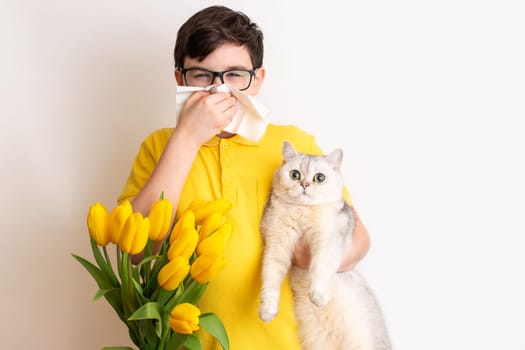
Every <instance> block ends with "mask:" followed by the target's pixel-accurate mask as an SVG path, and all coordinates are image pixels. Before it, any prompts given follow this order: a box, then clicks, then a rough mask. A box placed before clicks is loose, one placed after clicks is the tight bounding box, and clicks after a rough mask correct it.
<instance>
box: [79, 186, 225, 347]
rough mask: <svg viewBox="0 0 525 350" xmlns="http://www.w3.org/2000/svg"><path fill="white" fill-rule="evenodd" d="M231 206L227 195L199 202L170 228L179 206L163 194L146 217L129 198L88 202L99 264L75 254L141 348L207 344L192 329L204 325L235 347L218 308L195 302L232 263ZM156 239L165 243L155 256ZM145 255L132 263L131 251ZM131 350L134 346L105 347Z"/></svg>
mask: <svg viewBox="0 0 525 350" xmlns="http://www.w3.org/2000/svg"><path fill="white" fill-rule="evenodd" d="M230 208H231V203H230V202H229V201H227V200H225V199H217V200H213V201H195V202H194V203H193V204H192V205H191V206H190V208H189V209H188V210H186V211H185V212H184V213H183V214H182V215H181V216H180V218H179V219H178V220H177V221H176V223H175V224H174V225H173V227H172V228H171V227H170V225H171V218H172V213H173V206H172V203H171V202H170V201H169V200H167V199H164V197H163V195H161V198H160V199H159V200H157V201H156V202H154V203H153V205H152V206H151V210H150V213H149V215H148V216H147V217H144V216H143V215H142V214H141V213H139V212H133V208H132V206H131V203H130V202H129V201H125V202H123V203H121V204H120V205H118V206H116V207H115V208H113V209H112V210H111V212H109V211H108V210H107V209H106V207H105V206H104V205H103V204H101V203H98V202H97V203H95V204H93V205H91V206H90V208H89V212H88V216H87V226H88V231H89V234H90V241H91V248H92V251H93V256H94V258H95V262H96V264H93V263H91V262H89V261H88V260H86V259H84V258H82V257H80V256H78V255H75V254H72V255H73V257H74V258H75V259H76V260H78V261H79V262H80V264H82V266H84V268H85V269H86V270H87V271H88V272H89V273H90V274H91V276H92V277H93V278H94V279H95V281H96V283H97V285H98V287H99V290H98V292H97V293H96V294H95V297H94V300H97V299H99V298H101V297H104V298H105V299H106V300H107V301H108V303H109V304H110V305H111V306H112V307H113V309H114V310H115V312H116V313H117V315H118V317H119V318H120V319H121V320H122V322H124V324H126V326H127V327H128V329H129V336H130V338H131V340H132V341H133V343H134V344H135V345H137V346H138V347H139V349H140V350H177V349H182V348H183V347H184V349H187V350H198V349H201V348H202V345H201V340H200V338H199V337H198V336H197V335H196V334H195V333H194V332H195V331H197V330H199V328H200V327H202V328H203V329H204V330H206V331H207V332H209V333H210V334H211V335H212V336H213V337H215V339H217V341H218V342H219V344H221V346H222V347H223V349H225V350H228V349H229V341H228V335H227V333H226V330H225V329H224V326H223V324H222V322H221V320H220V319H219V318H218V317H217V316H216V315H215V314H214V313H201V312H200V310H199V308H198V307H197V303H198V301H199V300H200V297H201V296H202V294H203V293H204V292H205V289H206V287H207V285H208V283H209V282H210V281H211V280H213V279H214V278H215V276H216V275H217V274H218V273H219V272H220V270H221V269H222V267H223V266H224V265H225V263H226V261H225V259H224V254H223V253H224V247H225V245H226V244H227V242H228V241H229V239H230V236H231V232H232V226H231V222H230V220H229V218H228V217H227V215H226V214H227V212H228V211H229V210H230ZM170 231H171V232H170ZM153 242H161V247H160V250H159V252H158V253H156V254H155V253H153V252H152V250H153V247H152V245H153ZM110 243H112V244H114V245H115V247H116V248H115V252H116V253H115V254H116V257H115V261H116V262H115V263H112V261H111V259H110V255H109V254H108V245H109V244H110ZM139 253H142V254H143V256H144V257H143V258H142V260H141V261H140V262H139V263H138V264H137V265H134V264H132V262H131V255H136V254H139ZM113 264H114V265H115V267H116V270H115V267H114V265H113ZM126 349H129V350H132V349H131V348H129V347H123V346H118V347H105V348H103V350H126Z"/></svg>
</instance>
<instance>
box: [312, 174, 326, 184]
mask: <svg viewBox="0 0 525 350" xmlns="http://www.w3.org/2000/svg"><path fill="white" fill-rule="evenodd" d="M325 179H326V176H324V174H321V173H317V174H315V175H314V182H318V183H321V182H323V181H324V180H325Z"/></svg>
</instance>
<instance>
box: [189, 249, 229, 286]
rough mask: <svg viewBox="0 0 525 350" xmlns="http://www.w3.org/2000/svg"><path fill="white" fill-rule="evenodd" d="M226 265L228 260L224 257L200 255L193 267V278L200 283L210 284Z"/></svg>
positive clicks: (191, 271) (191, 269)
mask: <svg viewBox="0 0 525 350" xmlns="http://www.w3.org/2000/svg"><path fill="white" fill-rule="evenodd" d="M224 265H226V260H225V259H224V256H222V255H217V254H204V255H200V256H199V257H198V258H197V259H196V260H195V261H194V262H193V264H192V265H191V268H190V273H191V277H193V279H195V280H196V281H198V282H200V283H206V282H209V281H211V280H212V279H214V278H215V277H216V276H217V274H218V273H219V271H220V270H221V269H222V268H223V267H224Z"/></svg>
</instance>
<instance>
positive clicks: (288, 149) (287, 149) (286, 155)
mask: <svg viewBox="0 0 525 350" xmlns="http://www.w3.org/2000/svg"><path fill="white" fill-rule="evenodd" d="M296 155H297V151H296V150H295V148H293V146H292V144H291V143H290V142H288V141H284V142H283V161H284V162H286V161H287V160H289V159H290V158H292V157H295V156H296Z"/></svg>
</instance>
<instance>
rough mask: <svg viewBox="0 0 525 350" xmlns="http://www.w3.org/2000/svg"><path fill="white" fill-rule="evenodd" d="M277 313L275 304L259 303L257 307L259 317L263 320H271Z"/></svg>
mask: <svg viewBox="0 0 525 350" xmlns="http://www.w3.org/2000/svg"><path fill="white" fill-rule="evenodd" d="M276 315H277V305H270V304H268V303H266V304H261V306H260V307H259V318H260V319H261V320H263V321H264V322H268V321H271V320H273V319H274V318H275V316H276Z"/></svg>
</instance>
